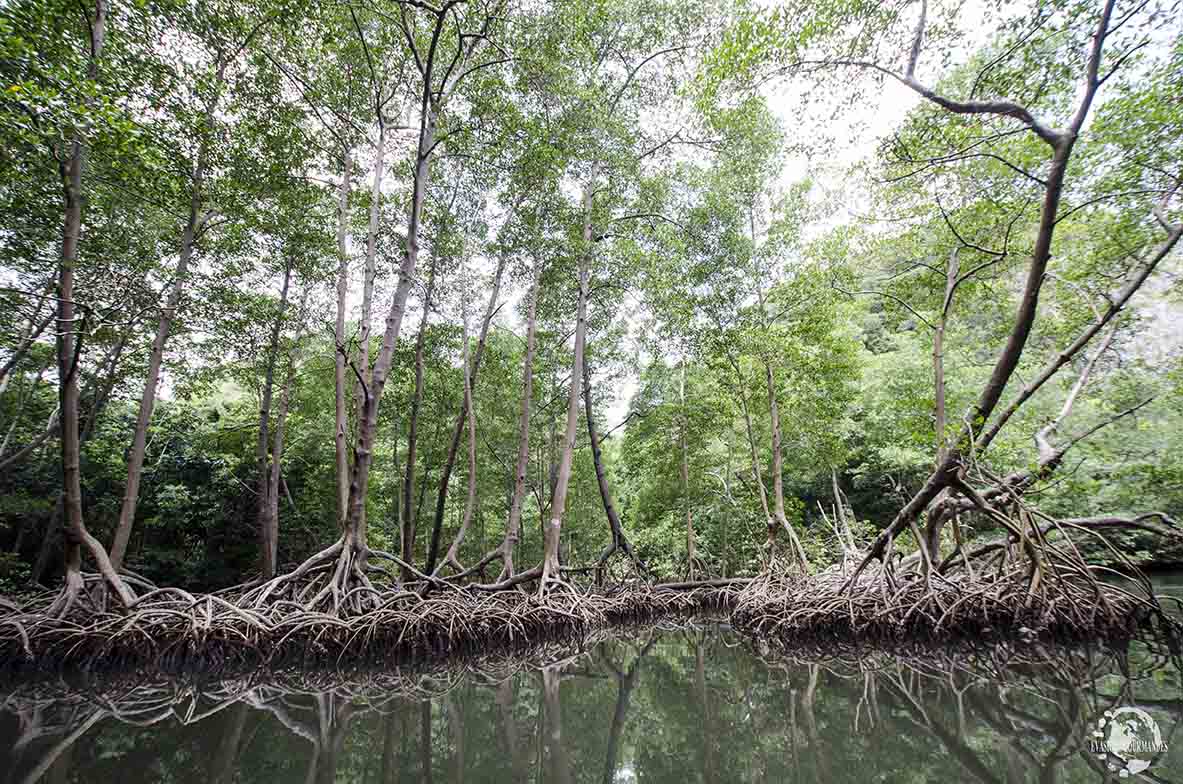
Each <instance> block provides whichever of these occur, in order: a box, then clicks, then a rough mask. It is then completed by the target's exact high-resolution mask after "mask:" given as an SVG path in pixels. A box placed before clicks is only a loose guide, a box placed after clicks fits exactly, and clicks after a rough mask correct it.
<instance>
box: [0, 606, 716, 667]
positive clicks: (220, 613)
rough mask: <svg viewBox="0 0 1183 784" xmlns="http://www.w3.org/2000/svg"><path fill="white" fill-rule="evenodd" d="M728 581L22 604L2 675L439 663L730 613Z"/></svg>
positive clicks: (1, 643)
mask: <svg viewBox="0 0 1183 784" xmlns="http://www.w3.org/2000/svg"><path fill="white" fill-rule="evenodd" d="M736 595H737V592H736V589H735V587H734V586H732V585H722V586H710V585H707V586H690V587H685V588H682V587H679V588H675V589H663V588H636V589H628V590H623V589H622V590H614V591H606V592H594V593H588V592H581V591H576V590H572V591H557V592H553V593H552V594H551V595H549V596H547V597H546V598H545V599H544V600H539V599H537V598H536V597H535V596H533V595H530V594H526V593H523V592H520V591H516V590H508V591H498V592H494V593H482V592H477V591H468V590H461V589H456V588H453V589H452V590H449V591H440V592H436V593H432V594H429V595H427V596H423V595H420V594H419V593H417V592H415V591H411V590H388V591H385V592H380V593H377V594H376V604H375V606H374V607H373V609H371V610H369V611H367V612H364V613H360V614H357V615H353V616H342V615H339V614H329V613H324V612H316V611H311V610H308V609H306V608H305V605H304V604H303V603H300V602H294V601H291V600H286V599H280V600H275V601H271V602H269V603H267V604H266V605H262V606H260V605H259V604H258V590H257V589H256V590H254V591H252V592H250V593H248V594H246V595H245V596H244V597H242V598H241V599H240V600H238V601H233V600H231V599H228V598H225V597H221V596H217V595H196V596H195V595H192V594H189V593H187V592H185V591H182V590H179V589H161V590H159V591H156V592H154V593H152V594H149V595H147V596H144V597H142V598H141V599H140V600H139V601H138V602H137V603H136V604H135V605H134V606H133V607H132V608H131V610H130V611H128V612H115V611H111V612H90V613H88V614H86V615H85V616H83V615H75V616H72V617H67V618H61V617H53V616H49V615H47V614H45V613H43V612H40V611H38V610H36V609H31V608H25V609H22V610H18V611H16V612H8V613H7V614H5V615H4V616H0V670H4V671H7V672H9V673H13V672H22V671H28V670H30V669H48V670H87V671H95V670H110V669H128V668H137V667H155V668H162V669H165V670H169V671H179V670H190V669H196V670H203V671H210V672H223V671H237V670H242V669H252V668H258V667H276V666H289V665H302V666H307V665H311V664H316V663H324V662H333V663H340V662H348V661H353V662H359V661H368V662H382V661H392V660H399V661H406V660H410V661H414V660H418V659H438V658H445V657H450V656H459V655H465V654H472V653H480V652H484V651H489V650H494V649H509V650H512V649H520V648H522V647H524V646H530V645H535V644H538V643H540V642H546V641H553V640H556V639H571V638H578V637H580V636H582V635H586V634H588V633H590V632H592V631H594V630H597V629H603V628H607V627H611V626H617V625H622V624H630V623H637V622H642V621H647V620H654V619H658V618H661V617H668V616H674V615H697V614H701V613H717V612H720V611H722V612H725V611H727V610H729V609H730V607H731V605H732V603H733V601H734V599H735V597H736Z"/></svg>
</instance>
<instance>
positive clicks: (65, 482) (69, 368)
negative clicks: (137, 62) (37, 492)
mask: <svg viewBox="0 0 1183 784" xmlns="http://www.w3.org/2000/svg"><path fill="white" fill-rule="evenodd" d="M107 10H108V9H107V2H106V0H97V2H96V3H95V14H94V17H93V18H88V20H87V21H88V22H89V25H90V63H89V65H88V68H87V70H88V76H89V77H90V79H91V80H92V81H93V80H94V79H95V78H96V77H97V76H98V60H99V57H100V56H101V54H102V50H103V39H104V36H105V28H106V22H107ZM85 165H86V146H85V145H84V144H83V142H82V139H81V137H80V136H75V138H74V140H73V141H72V142H71V143H70V156H69V158H68V159H67V160H66V161H65V162H64V163H63V165H62V180H63V193H64V200H65V214H64V217H63V221H62V256H61V262H60V264H59V265H58V289H57V297H58V313H57V331H58V339H57V359H58V398H59V402H60V407H61V454H62V487H63V493H64V498H63V505H64V511H65V516H66V529H65V533H66V557H65V561H66V579H65V589H64V590H63V591H62V594H61V595H60V596H59V597H58V599H57V600H56V601H55V602H54V603H53V605H52V606H51V607H50V613H51V614H62V615H64V614H66V613H67V612H69V611H70V609H71V608H72V607H73V605H74V602H75V601H76V599H77V597H78V594H79V593H80V592H81V590H82V586H83V582H82V547H83V546H85V547H86V549H87V551H88V552H89V553H90V555H91V557H92V558H93V559H94V560H95V563H96V564H97V565H98V568H99V572H100V573H101V574H102V575H103V578H104V579H105V580H106V582H107V584H108V585H109V586H110V587H111V589H112V590H113V591H114V592H115V594H116V595H117V596H118V597H119V599H120V601H122V602H123V604H124V606H128V605H130V604H131V603H132V602H133V601H134V597H133V595H132V593H131V590H130V589H129V588H128V587H127V585H126V584H125V583H124V582H123V580H122V579H120V577H119V575H118V574H117V573H116V571H115V568H114V567H113V566H112V565H111V560H110V558H109V557H108V556H107V551H106V549H105V548H104V547H103V545H102V544H100V543H99V541H98V540H97V539H95V538H94V537H93V536H91V535H90V533H89V532H88V531H87V530H86V524H85V523H84V522H83V519H82V477H81V472H80V468H79V439H78V398H79V394H78V366H79V361H80V356H79V355H80V353H81V348H82V347H81V343H82V337H81V335H76V330H78V323H77V317H76V315H75V314H76V312H77V311H76V308H75V294H74V268H75V266H76V265H77V263H78V240H79V235H80V234H81V231H82V172H83V169H84V167H85Z"/></svg>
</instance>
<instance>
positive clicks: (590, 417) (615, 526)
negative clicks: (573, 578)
mask: <svg viewBox="0 0 1183 784" xmlns="http://www.w3.org/2000/svg"><path fill="white" fill-rule="evenodd" d="M592 400H593V396H592V388H591V368H590V367H589V366H588V360H587V350H586V347H585V350H584V352H583V409H584V418H585V419H587V437H588V441H589V442H590V443H591V450H592V465H593V467H594V468H595V472H596V484H597V485H598V486H599V488H600V502H601V503H602V504H603V506H604V515H605V516H606V517H607V518H608V532H609V534H610V535H611V537H612V540H611V541H610V542H609V543H608V546H607V547H605V548H604V550H603V552H601V553H600V557H599V558H598V559H596V584H597V585H602V584H603V582H604V567H605V566H606V565H607V563H608V559H609V558H611V557H612V554H613V553H615V552H616V551H617V550H620V551H621V552H623V553H624V554H625V555H627V556H628V558H629V560H630V561H632V564H633V566H634V567H635V568H636V569H637V571H638V572H641V573H643V574H647V573H648V570H647V569H646V568H645V564H644V563H643V562H642V561H641V559H639V558H638V557H637V556H636V553H634V552H633V546H632V544H630V543H629V540H628V537H627V536H625V535H624V526H622V525H621V523H620V515H619V514H617V512H616V504H615V503H614V502H613V501H612V487H611V486H610V485H609V484H608V473H607V471H605V470H604V456H603V450H602V449H600V445H601V438H600V435H599V433H598V432H597V431H596V418H595V416H594V413H593V408H594V406H593V403H592Z"/></svg>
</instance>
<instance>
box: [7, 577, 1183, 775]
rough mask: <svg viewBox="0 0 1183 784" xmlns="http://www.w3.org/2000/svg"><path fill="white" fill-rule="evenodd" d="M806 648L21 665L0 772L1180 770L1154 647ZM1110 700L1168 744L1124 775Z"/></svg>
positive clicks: (712, 639)
mask: <svg viewBox="0 0 1183 784" xmlns="http://www.w3.org/2000/svg"><path fill="white" fill-rule="evenodd" d="M1159 581H1160V582H1161V583H1162V584H1163V588H1164V590H1165V591H1167V592H1171V593H1174V594H1175V595H1177V596H1180V597H1183V576H1175V577H1173V578H1161V579H1160V580H1159ZM817 655H818V652H812V653H810V654H808V655H806V654H804V653H802V654H801V655H799V656H786V655H784V654H776V653H773V652H771V651H770V650H769V649H768V648H767V647H766V646H762V645H754V644H752V643H751V642H750V641H747V640H745V639H743V638H741V637H739V636H738V635H736V634H734V633H732V632H730V631H728V630H727V629H726V628H724V627H719V626H706V625H702V626H697V627H689V628H667V629H664V630H663V629H652V630H647V631H643V632H639V633H635V634H632V635H629V636H625V637H617V638H614V639H604V640H600V641H589V642H588V643H587V644H585V645H583V646H574V645H572V646H565V647H564V646H551V647H548V648H547V649H545V650H539V651H536V652H535V653H534V654H533V655H532V656H530V657H528V658H527V659H516V660H515V659H503V660H489V661H485V662H481V663H479V664H469V665H467V666H464V667H460V666H456V667H452V668H450V669H437V670H434V671H430V672H424V671H422V670H420V671H410V670H406V671H401V670H398V669H391V670H388V671H385V672H382V673H368V674H364V675H363V674H357V673H355V674H353V675H352V676H351V677H350V678H349V679H346V680H344V681H343V680H342V679H341V677H340V676H339V675H338V676H334V675H329V674H323V673H322V674H315V673H300V672H283V673H270V674H268V675H267V676H266V677H265V678H259V677H256V678H255V679H253V680H242V681H236V682H216V683H202V684H200V685H195V684H193V683H186V684H181V683H176V682H168V681H162V680H157V681H153V682H149V683H144V682H143V680H142V679H141V681H140V682H139V683H138V684H136V682H134V681H131V680H128V681H127V682H126V683H123V684H119V683H113V682H109V681H108V682H106V683H104V684H103V685H102V686H101V687H96V688H93V689H88V690H77V689H74V690H71V689H68V688H66V687H64V686H60V685H53V684H48V685H47V684H42V685H38V686H33V685H28V684H27V685H25V686H23V687H20V688H18V689H17V690H15V691H14V692H11V693H8V694H5V695H0V782H30V783H31V782H36V781H44V782H88V783H89V782H116V783H117V784H141V782H195V783H196V782H200V783H201V784H222V783H223V782H357V783H358V784H369V783H371V782H373V783H374V784H387V783H388V782H429V781H430V782H467V783H468V784H477V783H478V782H670V783H671V784H687V783H688V782H719V783H720V784H723V783H724V782H725V783H727V784H731V783H732V782H790V781H802V782H844V781H851V782H856V781H857V782H867V781H893V782H894V781H907V782H929V781H941V782H962V781H965V782H976V781H980V782H998V783H999V784H1010V783H1011V782H1023V781H1032V782H1035V781H1039V782H1074V781H1090V782H1091V781H1103V780H1112V781H1118V780H1127V781H1129V780H1142V781H1156V782H1183V731H1179V732H1176V729H1175V728H1176V725H1177V724H1179V723H1180V720H1181V719H1183V685H1181V678H1180V671H1179V669H1178V667H1177V664H1175V663H1173V662H1172V660H1171V658H1170V657H1168V656H1163V655H1161V651H1159V650H1157V649H1155V648H1154V646H1144V645H1141V644H1137V645H1134V646H1131V648H1130V650H1129V651H1128V652H1125V653H1124V654H1118V655H1112V654H1107V653H1103V652H1097V651H1092V652H1087V651H1077V652H1063V651H1058V652H1051V651H1045V652H1044V653H1043V654H1039V653H1036V654H1035V655H1034V657H1032V656H1031V655H1030V648H1028V649H1027V654H1025V655H1023V656H1020V657H1018V658H1016V656H1015V652H1014V651H1007V650H992V651H989V652H985V653H981V654H978V655H975V656H968V655H966V654H958V655H952V654H944V655H928V656H923V657H909V658H897V657H893V656H889V655H886V654H866V655H863V656H860V657H855V656H848V657H845V658H841V659H834V658H830V659H827V660H821V661H818V660H817V659H816V657H817ZM1033 658H1034V659H1035V660H1032V659H1033ZM1118 707H1137V708H1140V709H1142V710H1144V711H1146V713H1147V714H1148V715H1149V716H1150V717H1151V718H1152V719H1153V721H1154V723H1155V724H1157V726H1158V729H1159V732H1160V735H1161V738H1162V741H1163V743H1165V744H1166V745H1167V751H1165V752H1161V753H1157V754H1154V755H1152V756H1151V757H1150V759H1149V761H1150V767H1149V768H1147V769H1146V770H1145V771H1143V772H1139V773H1136V774H1135V775H1134V776H1133V777H1132V778H1125V779H1121V778H1119V777H1118V776H1117V774H1116V773H1114V772H1111V771H1108V770H1107V764H1109V763H1110V762H1120V760H1117V759H1115V758H1112V757H1110V758H1108V759H1107V760H1101V759H1099V758H1098V755H1097V754H1096V753H1095V751H1090V749H1089V743H1090V741H1091V740H1092V739H1093V738H1092V733H1093V731H1094V730H1095V728H1096V724H1097V721H1098V719H1099V718H1100V717H1102V716H1103V715H1104V711H1105V710H1106V709H1113V708H1118Z"/></svg>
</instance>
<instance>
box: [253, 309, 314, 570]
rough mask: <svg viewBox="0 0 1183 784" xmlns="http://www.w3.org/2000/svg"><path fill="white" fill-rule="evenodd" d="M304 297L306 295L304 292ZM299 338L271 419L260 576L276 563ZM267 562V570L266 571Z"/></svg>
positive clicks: (296, 336)
mask: <svg viewBox="0 0 1183 784" xmlns="http://www.w3.org/2000/svg"><path fill="white" fill-rule="evenodd" d="M305 297H307V291H306V292H305ZM301 310H303V307H301ZM300 338H301V334H300V333H299V332H297V333H296V335H295V337H294V338H293V339H292V348H291V351H290V352H289V353H288V368H287V374H286V376H285V378H284V381H283V387H282V388H281V389H280V392H279V411H278V413H277V414H276V418H275V441H274V443H273V444H272V447H271V474H270V476H269V477H268V488H267V517H266V519H265V520H264V521H263V525H262V526H261V528H262V531H263V547H264V551H263V553H262V555H263V564H264V573H263V579H268V578H271V577H274V576H275V570H276V569H277V568H278V565H279V561H278V554H279V485H280V479H281V478H282V476H283V450H284V438H285V436H286V433H287V421H288V404H289V401H290V400H291V394H292V384H293V383H294V382H295V376H296V366H297V364H298V361H299V358H300ZM268 565H269V566H270V571H268V570H267V566H268Z"/></svg>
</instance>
